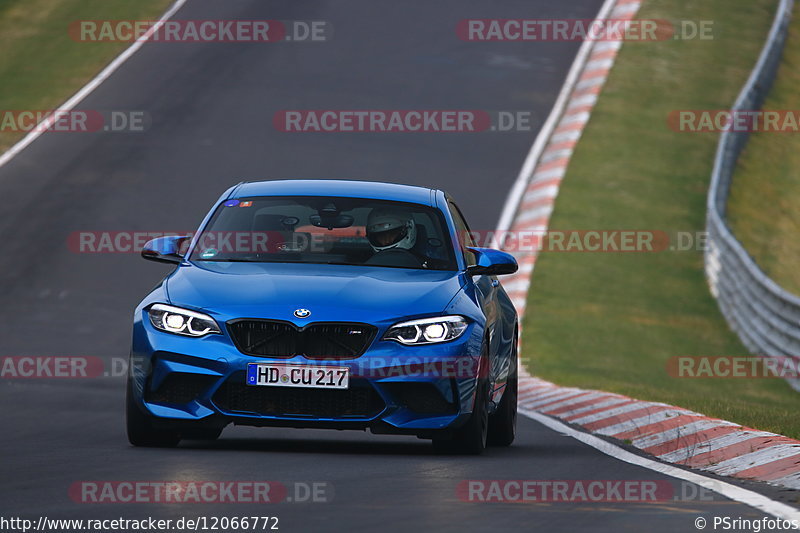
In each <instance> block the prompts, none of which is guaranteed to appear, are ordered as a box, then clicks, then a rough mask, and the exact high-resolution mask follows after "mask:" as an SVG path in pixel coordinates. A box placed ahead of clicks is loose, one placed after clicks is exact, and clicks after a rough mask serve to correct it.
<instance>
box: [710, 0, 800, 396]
mask: <svg viewBox="0 0 800 533" xmlns="http://www.w3.org/2000/svg"><path fill="white" fill-rule="evenodd" d="M793 7H794V0H781V1H780V5H779V7H778V12H777V14H776V16H775V21H774V23H773V25H772V29H771V30H770V33H769V37H768V39H767V43H766V45H765V46H764V49H763V50H762V52H761V56H760V57H759V60H758V63H757V64H756V67H755V68H754V69H753V72H752V73H751V75H750V78H749V79H748V80H747V83H746V84H745V86H744V88H743V89H742V92H741V93H740V94H739V97H738V99H737V100H736V103H735V104H734V107H733V109H732V111H733V112H734V113H735V112H738V111H746V110H756V109H761V106H762V104H763V103H764V100H765V98H766V96H767V93H768V92H769V90H770V87H771V85H772V82H773V81H774V79H775V75H776V73H777V70H778V65H779V64H780V60H781V56H782V52H783V47H784V44H785V41H786V37H787V34H788V29H789V22H790V20H791V15H792V8H793ZM736 129H737V128H728V129H727V131H725V132H723V133H722V136H721V138H720V142H719V146H718V147H717V154H716V158H715V161H714V170H713V173H712V176H711V186H710V188H709V192H708V204H707V205H708V213H707V218H706V229H707V231H708V245H707V247H706V252H705V270H706V277H707V279H708V283H709V286H710V289H711V293H712V294H713V295H714V297H715V298H716V299H717V302H718V304H719V307H720V310H721V311H722V314H723V315H724V316H725V318H726V319H727V321H728V323H729V324H730V326H731V329H733V331H735V332H736V333H737V334H738V335H739V337H740V338H741V340H742V342H743V343H744V345H745V346H746V347H747V348H748V350H750V351H751V352H752V353H754V354H757V355H764V356H787V357H792V358H794V359H795V360H798V361H800V297H798V296H796V295H794V294H791V293H789V292H787V291H785V290H784V289H782V288H781V287H779V286H778V284H777V283H775V282H774V281H773V280H772V279H770V278H769V277H768V276H767V275H766V274H765V273H764V272H763V271H762V270H761V269H760V268H759V267H758V265H757V264H756V262H755V261H754V260H753V258H752V257H751V256H750V255H749V254H748V253H747V251H746V250H745V249H744V247H743V246H742V244H741V243H740V242H739V241H738V240H737V239H736V237H734V236H733V234H732V232H731V230H730V228H729V227H728V225H727V224H726V222H725V213H726V205H727V201H728V194H729V192H730V186H731V179H732V177H733V171H734V169H735V167H736V162H737V160H738V159H739V155H740V154H741V152H742V150H743V148H744V146H745V144H746V143H747V140H748V137H749V133H748V132H747V131H735V130H736ZM787 381H789V384H790V385H791V386H792V387H793V388H794V389H795V390H797V391H800V379H797V378H794V379H788V380H787Z"/></svg>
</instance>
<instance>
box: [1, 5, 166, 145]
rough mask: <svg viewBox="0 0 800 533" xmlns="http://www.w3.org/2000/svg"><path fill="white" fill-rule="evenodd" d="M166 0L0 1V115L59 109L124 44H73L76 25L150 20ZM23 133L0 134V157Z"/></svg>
mask: <svg viewBox="0 0 800 533" xmlns="http://www.w3.org/2000/svg"><path fill="white" fill-rule="evenodd" d="M169 3H170V1H169V0H113V1H109V0H0V50H2V54H0V110H29V109H33V110H45V109H53V108H56V107H57V106H58V105H60V104H62V103H63V102H64V101H66V99H67V98H69V97H70V96H71V95H72V94H74V93H75V92H77V91H78V89H80V88H81V87H82V86H83V85H84V84H85V83H86V82H87V81H88V80H89V79H91V78H92V77H93V76H94V75H95V74H97V73H98V72H99V71H100V70H101V69H102V68H103V67H104V66H105V65H106V64H108V63H109V62H110V61H111V60H112V59H113V58H114V57H115V56H116V55H117V54H119V53H120V52H121V51H122V50H123V49H125V48H126V47H127V46H128V45H129V44H128V43H84V42H76V41H74V40H72V38H70V36H69V33H68V31H67V30H68V27H69V23H70V22H72V21H76V20H82V19H91V20H104V19H110V20H121V19H127V20H130V19H135V20H138V19H153V18H157V17H158V16H160V14H161V13H162V12H163V11H164V10H165V8H166V6H167V5H169ZM22 135H23V133H20V132H13V131H0V152H2V151H3V150H5V149H6V148H8V147H9V146H10V145H11V144H13V143H14V142H15V141H16V140H18V139H19V138H20V137H21V136H22Z"/></svg>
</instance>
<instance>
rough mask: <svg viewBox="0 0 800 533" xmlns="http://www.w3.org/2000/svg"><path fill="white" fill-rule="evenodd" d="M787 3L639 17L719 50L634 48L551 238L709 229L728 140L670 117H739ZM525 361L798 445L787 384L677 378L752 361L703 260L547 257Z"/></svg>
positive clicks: (545, 372) (660, 11) (625, 53)
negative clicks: (691, 369)
mask: <svg viewBox="0 0 800 533" xmlns="http://www.w3.org/2000/svg"><path fill="white" fill-rule="evenodd" d="M776 6H777V0H751V1H749V2H738V3H737V5H736V9H731V4H730V0H703V1H702V2H698V1H697V0H650V1H647V2H646V3H645V5H644V6H643V8H642V10H641V12H640V14H639V17H640V18H642V19H669V20H681V19H683V20H687V19H688V20H714V21H715V26H714V39H713V40H710V41H700V40H695V41H675V40H669V41H665V42H658V43H649V42H641V43H634V42H631V43H626V44H625V46H623V48H622V51H621V53H620V56H619V58H618V61H617V64H616V66H615V68H614V71H613V72H612V75H611V78H610V79H609V81H608V83H607V85H606V87H605V89H604V91H603V94H602V96H601V98H600V100H599V102H598V105H597V107H596V109H595V112H594V114H593V116H592V119H591V121H590V123H589V125H588V127H587V130H586V132H585V134H584V136H583V138H582V140H581V142H580V143H579V145H578V148H577V150H576V153H575V156H574V158H573V160H572V163H571V164H570V167H569V169H568V172H567V176H566V178H565V180H564V182H563V185H562V188H561V192H560V195H559V197H558V200H557V203H556V209H555V212H554V216H553V218H552V221H551V228H552V229H555V230H582V229H641V230H663V231H667V232H674V231H702V230H703V229H704V228H705V202H706V193H707V189H708V183H709V178H710V175H711V168H712V162H713V157H714V152H715V149H716V145H717V141H718V135H716V134H712V133H700V134H696V133H681V132H676V131H673V130H672V129H671V128H670V127H669V126H668V124H667V117H668V115H669V113H670V112H671V111H673V110H684V109H726V108H730V106H731V105H732V103H733V101H734V100H735V98H736V95H737V94H738V92H739V90H740V89H741V87H742V85H743V84H744V82H745V80H746V78H747V76H748V75H749V72H750V70H751V69H752V67H753V66H754V64H755V61H756V58H757V56H758V53H759V52H760V49H761V47H762V46H763V43H764V39H765V38H766V35H767V33H768V30H769V27H770V24H771V22H772V19H773V16H774V12H775V8H776ZM523 347H524V351H525V360H526V363H527V364H528V367H529V369H531V370H532V372H533V373H534V374H535V375H538V376H540V377H542V378H544V379H548V380H551V381H554V382H556V383H558V384H560V385H568V386H579V387H586V388H598V389H603V390H609V391H614V392H618V393H622V394H627V395H631V396H633V397H636V398H639V399H642V400H651V401H661V402H667V403H671V404H676V405H679V406H682V407H686V408H689V409H692V410H696V411H699V412H702V413H704V414H707V415H709V416H715V417H720V418H724V419H728V420H732V421H734V422H737V423H740V424H743V425H748V426H753V427H757V428H759V429H762V430H768V431H774V432H777V433H782V434H785V435H790V436H793V437H800V417H798V416H797V407H798V406H800V395H798V394H797V393H796V392H794V391H792V390H791V388H790V387H789V386H788V385H787V384H786V383H785V382H783V381H781V380H779V379H773V380H756V379H746V380H743V379H739V380H725V379H704V380H693V379H678V378H673V377H670V376H669V375H668V374H667V371H666V365H667V361H668V360H669V359H670V358H671V357H674V356H685V355H691V356H701V355H703V356H715V355H734V356H735V355H746V354H747V351H746V350H745V348H744V347H743V346H742V345H741V343H740V342H739V340H738V338H737V337H736V336H735V335H734V334H733V333H732V332H731V331H730V330H729V328H728V326H727V323H726V322H725V320H724V319H723V317H722V315H721V314H720V312H719V309H718V307H717V304H716V302H715V300H714V299H713V298H712V296H711V295H710V293H709V290H708V286H707V284H706V281H705V278H704V273H703V256H702V252H701V251H688V252H679V251H664V252H659V253H627V254H625V253H559V252H544V253H542V254H541V255H540V257H539V259H538V261H537V264H536V269H535V271H534V275H533V281H532V290H531V293H530V296H529V302H528V311H527V315H526V317H525V319H524V323H523Z"/></svg>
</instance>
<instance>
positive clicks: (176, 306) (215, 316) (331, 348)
mask: <svg viewBox="0 0 800 533" xmlns="http://www.w3.org/2000/svg"><path fill="white" fill-rule="evenodd" d="M142 255H143V257H145V258H146V259H149V260H153V261H159V262H166V263H173V264H174V265H175V269H174V270H173V271H172V272H171V273H170V274H169V275H167V276H166V278H164V279H163V280H162V281H161V282H160V283H159V284H158V285H157V286H156V288H155V289H153V291H152V292H151V293H150V294H148V295H147V296H146V297H145V298H144V300H143V301H142V302H141V303H140V304H139V306H138V307H137V308H136V312H135V315H134V323H133V341H132V348H131V364H130V366H129V369H130V370H129V379H128V383H127V405H126V418H127V431H128V439H129V441H130V442H131V444H133V445H135V446H175V445H177V444H178V442H179V441H180V440H181V439H215V438H217V437H218V436H219V435H220V434H221V432H222V430H223V428H224V427H225V426H227V425H228V424H230V423H233V424H239V425H248V426H273V427H293V428H330V429H358V430H370V431H372V432H373V433H376V434H406V435H415V436H417V437H419V438H422V439H431V440H432V441H433V445H434V447H435V449H437V450H439V451H442V452H446V453H471V454H479V453H482V452H483V451H484V449H485V448H486V446H487V444H493V445H499V446H508V445H510V444H511V443H512V442H513V440H514V433H515V427H516V414H517V343H518V323H517V315H516V311H515V310H514V307H513V305H512V303H511V300H510V299H509V297H508V296H507V295H506V293H505V291H504V290H503V288H502V286H501V285H500V284H499V282H498V280H497V276H499V275H502V274H510V273H513V272H515V271H516V270H517V263H516V261H515V259H514V258H513V257H512V256H511V255H509V254H506V253H504V252H501V251H498V250H492V249H488V248H478V247H475V246H474V242H473V241H472V239H471V233H470V230H469V226H468V225H467V222H466V221H465V219H464V217H463V215H462V214H461V212H460V211H459V208H458V207H457V205H456V204H455V202H454V201H453V199H452V198H451V197H450V196H449V195H448V194H447V193H445V192H443V191H440V190H435V189H429V188H424V187H413V186H407V185H395V184H385V183H374V182H360V181H334V180H285V181H260V182H247V183H240V184H238V185H236V186H234V187H231V188H230V189H229V190H228V191H226V192H225V193H224V194H223V195H222V197H221V198H220V199H219V200H218V201H217V203H216V204H215V205H214V206H213V208H212V209H211V211H210V212H209V213H208V215H207V216H206V218H205V220H203V222H202V224H201V226H200V229H199V231H198V232H197V233H195V234H194V235H193V236H175V237H162V238H158V239H154V240H152V241H150V242H149V243H147V245H146V246H145V247H144V249H143V251H142Z"/></svg>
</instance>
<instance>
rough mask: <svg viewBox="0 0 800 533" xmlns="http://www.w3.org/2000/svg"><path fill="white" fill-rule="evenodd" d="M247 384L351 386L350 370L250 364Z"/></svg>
mask: <svg viewBox="0 0 800 533" xmlns="http://www.w3.org/2000/svg"><path fill="white" fill-rule="evenodd" d="M247 384H248V385H257V386H266V387H304V388H308V389H346V388H348V387H349V386H350V369H349V368H347V367H338V366H337V367H333V366H306V365H281V364H271V363H270V364H267V363H248V364H247Z"/></svg>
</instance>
